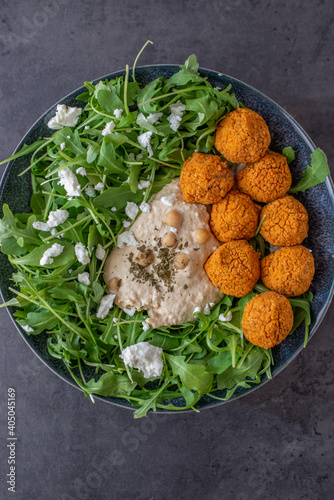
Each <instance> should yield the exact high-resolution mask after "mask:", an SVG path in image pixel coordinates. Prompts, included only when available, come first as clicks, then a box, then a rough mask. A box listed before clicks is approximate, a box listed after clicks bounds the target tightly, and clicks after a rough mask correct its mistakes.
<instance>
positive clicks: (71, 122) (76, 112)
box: [48, 104, 82, 130]
mask: <svg viewBox="0 0 334 500" xmlns="http://www.w3.org/2000/svg"><path fill="white" fill-rule="evenodd" d="M81 112H82V109H81V108H75V107H73V108H72V107H70V106H66V105H65V104H58V105H57V111H56V114H55V116H53V117H52V118H51V120H49V121H48V127H49V128H51V129H53V130H59V129H61V128H63V127H75V126H76V124H77V122H78V119H79V116H80V115H81Z"/></svg>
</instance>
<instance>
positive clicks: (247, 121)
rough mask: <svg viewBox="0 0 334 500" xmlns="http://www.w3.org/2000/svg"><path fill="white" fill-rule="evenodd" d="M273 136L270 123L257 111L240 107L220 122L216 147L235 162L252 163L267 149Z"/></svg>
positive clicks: (229, 159)
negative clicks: (271, 135) (269, 126)
mask: <svg viewBox="0 0 334 500" xmlns="http://www.w3.org/2000/svg"><path fill="white" fill-rule="evenodd" d="M270 141H271V138H270V133H269V129H268V125H267V124H266V122H265V121H264V119H263V118H262V116H260V115H259V114H258V113H256V112H255V111H252V110H251V109H247V108H238V109H236V110H235V111H231V112H230V113H229V114H228V115H227V116H226V117H225V118H224V119H223V120H222V121H221V122H219V123H218V126H217V131H216V139H215V147H216V149H217V150H218V151H219V152H220V153H221V154H222V155H223V156H224V157H225V158H226V159H227V160H228V161H231V162H233V163H251V162H254V161H257V160H259V159H260V158H261V157H262V156H263V155H264V154H265V152H266V151H267V149H268V146H269V144H270Z"/></svg>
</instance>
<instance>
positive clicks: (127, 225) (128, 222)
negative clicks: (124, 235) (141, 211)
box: [122, 220, 131, 229]
mask: <svg viewBox="0 0 334 500" xmlns="http://www.w3.org/2000/svg"><path fill="white" fill-rule="evenodd" d="M122 224H123V227H125V229H126V228H128V227H130V226H131V222H130V221H129V220H123V221H122Z"/></svg>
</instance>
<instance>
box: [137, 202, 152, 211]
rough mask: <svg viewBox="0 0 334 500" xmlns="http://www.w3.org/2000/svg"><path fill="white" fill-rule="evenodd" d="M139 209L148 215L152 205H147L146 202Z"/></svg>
mask: <svg viewBox="0 0 334 500" xmlns="http://www.w3.org/2000/svg"><path fill="white" fill-rule="evenodd" d="M139 208H140V210H141V211H142V212H144V213H148V212H150V210H151V205H150V204H149V203H146V201H142V202H141V204H140V205H139Z"/></svg>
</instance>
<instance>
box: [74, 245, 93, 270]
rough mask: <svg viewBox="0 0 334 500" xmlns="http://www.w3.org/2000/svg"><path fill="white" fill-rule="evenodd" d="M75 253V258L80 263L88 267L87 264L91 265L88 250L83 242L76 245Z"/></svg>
mask: <svg viewBox="0 0 334 500" xmlns="http://www.w3.org/2000/svg"><path fill="white" fill-rule="evenodd" d="M74 252H75V256H76V258H77V259H78V261H79V262H80V264H84V265H86V264H89V263H90V258H89V255H88V250H87V248H86V247H85V246H84V245H83V244H82V243H81V242H80V243H76V245H75V247H74Z"/></svg>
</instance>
